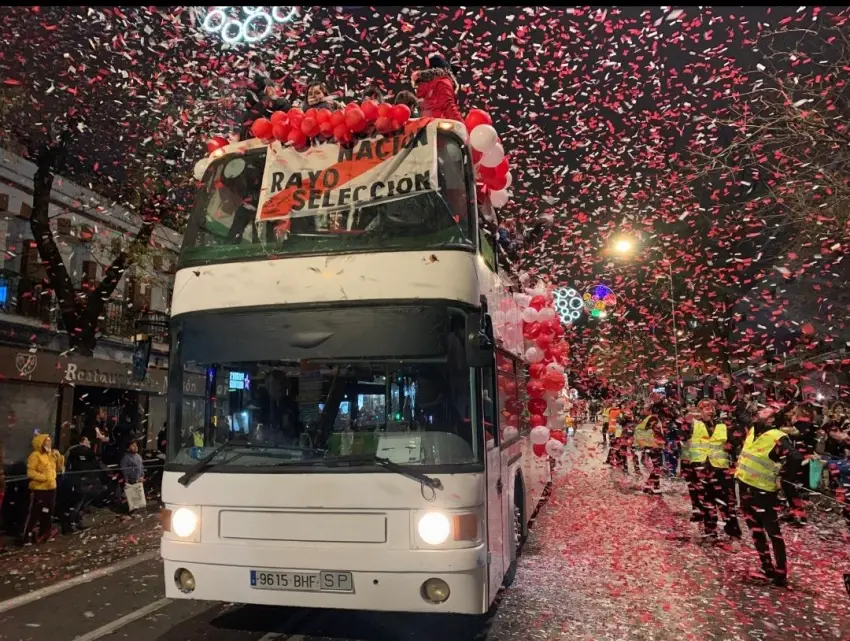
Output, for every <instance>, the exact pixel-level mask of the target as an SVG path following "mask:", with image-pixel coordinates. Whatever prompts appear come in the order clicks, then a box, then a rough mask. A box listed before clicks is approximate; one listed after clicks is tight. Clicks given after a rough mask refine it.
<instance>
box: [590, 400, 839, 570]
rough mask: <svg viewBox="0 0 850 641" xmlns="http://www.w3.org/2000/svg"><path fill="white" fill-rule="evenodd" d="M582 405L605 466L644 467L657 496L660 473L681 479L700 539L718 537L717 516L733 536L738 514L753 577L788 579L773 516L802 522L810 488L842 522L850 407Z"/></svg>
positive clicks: (807, 404) (653, 402)
mask: <svg viewBox="0 0 850 641" xmlns="http://www.w3.org/2000/svg"><path fill="white" fill-rule="evenodd" d="M600 410H601V412H600ZM588 412H589V417H590V418H591V420H593V421H596V419H597V417H601V425H602V440H603V444H609V445H610V449H609V451H608V458H607V461H606V463H607V464H609V465H611V466H612V467H614V468H615V469H618V470H620V471H621V472H622V473H625V474H629V473H630V468H631V471H632V472H634V473H639V472H640V469H641V467H642V466H643V467H646V468H647V470H648V471H649V474H648V476H647V479H646V484H645V486H644V488H643V490H644V492H646V493H647V494H649V495H653V496H658V495H660V494H661V477H662V475H666V476H671V477H681V478H683V479H684V480H685V481H686V482H687V487H688V494H689V497H690V503H691V521H692V522H694V523H698V524H700V526H701V529H702V534H703V536H704V537H705V540H706V541H708V542H710V543H712V544H722V541H721V538H720V536H719V533H718V522H719V520H720V519H721V518H722V520H723V522H724V526H723V531H724V533H725V535H726V536H727V537H729V538H730V539H738V538H740V537H741V536H742V530H741V526H740V523H739V515H740V516H742V517H743V520H744V522H745V523H746V525H747V527H748V529H749V530H750V533H751V534H752V537H753V542H754V544H755V548H756V550H757V552H758V555H759V560H760V562H761V573H760V576H762V577H763V578H765V579H768V580H770V581H772V582H773V583H775V584H776V585H779V586H784V585H787V582H788V561H787V555H786V548H785V540H784V538H783V536H782V529H781V525H780V524H781V523H782V522H787V523H789V524H791V525H792V526H795V527H806V525H807V524H808V519H807V515H808V512H809V510H810V508H811V499H812V497H813V496H814V494H815V493H818V494H822V495H824V496H825V497H826V498H825V501H826V502H827V504H830V505H837V506H839V508H840V509H841V511H842V513H843V517H844V520H845V522H846V523H847V525H848V527H850V503H848V490H850V413H848V408H847V407H846V406H844V405H843V404H841V403H834V404H832V405H830V406H829V407H822V406H820V405H818V404H816V403H813V402H805V401H791V402H780V401H771V402H769V403H767V404H763V405H757V404H756V403H754V402H752V401H750V402H747V401H743V400H742V401H739V402H737V403H735V404H733V405H722V404H720V403H718V402H716V401H714V400H711V399H703V400H701V401H699V402H698V403H696V404H694V405H682V404H680V403H678V402H675V401H672V400H668V399H667V398H665V397H663V396H661V395H658V394H655V395H653V396H651V397H650V398H649V399H648V401H646V402H644V403H641V402H637V401H634V400H630V399H627V398H618V399H616V400H610V401H608V402H607V403H604V404H602V406H601V407H600V402H599V401H594V402H591V403H590V406H589V408H588ZM827 509H830V508H827Z"/></svg>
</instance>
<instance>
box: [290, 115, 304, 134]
mask: <svg viewBox="0 0 850 641" xmlns="http://www.w3.org/2000/svg"><path fill="white" fill-rule="evenodd" d="M302 122H304V116H299V115H298V114H296V115H294V116H290V117H289V125H290V126H291V127H292V128H293V129H298V130H299V131H300V130H301V123H302Z"/></svg>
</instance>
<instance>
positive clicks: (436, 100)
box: [413, 55, 463, 122]
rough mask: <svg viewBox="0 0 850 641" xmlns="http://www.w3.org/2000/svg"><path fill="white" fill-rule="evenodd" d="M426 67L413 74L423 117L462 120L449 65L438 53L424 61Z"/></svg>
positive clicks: (454, 81) (453, 78)
mask: <svg viewBox="0 0 850 641" xmlns="http://www.w3.org/2000/svg"><path fill="white" fill-rule="evenodd" d="M426 64H427V67H428V68H427V69H424V70H423V71H417V72H416V73H414V75H413V86H414V88H415V89H416V97H417V98H419V104H420V106H421V111H422V117H423V118H448V119H451V120H457V121H459V122H463V116H462V115H461V113H460V109H459V108H458V106H457V90H458V83H457V80H455V77H454V74H453V73H452V71H451V66H450V65H449V63H448V62H447V61H446V59H445V58H443V57H442V56H440V55H433V56H431V57H430V58H428V60H427V61H426Z"/></svg>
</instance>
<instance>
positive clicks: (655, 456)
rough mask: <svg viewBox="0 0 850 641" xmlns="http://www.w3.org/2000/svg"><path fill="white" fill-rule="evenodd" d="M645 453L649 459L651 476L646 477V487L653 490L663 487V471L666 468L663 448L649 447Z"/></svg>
mask: <svg viewBox="0 0 850 641" xmlns="http://www.w3.org/2000/svg"><path fill="white" fill-rule="evenodd" d="M644 454H645V456H646V458H647V459H649V465H648V467H649V478H647V479H646V487H648V488H649V489H652V490H660V489H661V472H662V470H663V468H664V450H662V449H661V448H656V447H652V448H647V449H645V450H644Z"/></svg>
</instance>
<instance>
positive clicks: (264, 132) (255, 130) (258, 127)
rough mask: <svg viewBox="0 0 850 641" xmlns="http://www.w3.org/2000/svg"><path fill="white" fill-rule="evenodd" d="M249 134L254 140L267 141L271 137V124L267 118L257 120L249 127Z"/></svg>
mask: <svg viewBox="0 0 850 641" xmlns="http://www.w3.org/2000/svg"><path fill="white" fill-rule="evenodd" d="M251 133H252V134H254V137H255V138H260V139H263V140H265V139H268V138H271V137H272V123H271V122H270V121H269V120H268V119H267V118H257V119H256V120H255V121H254V124H253V125H251Z"/></svg>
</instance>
